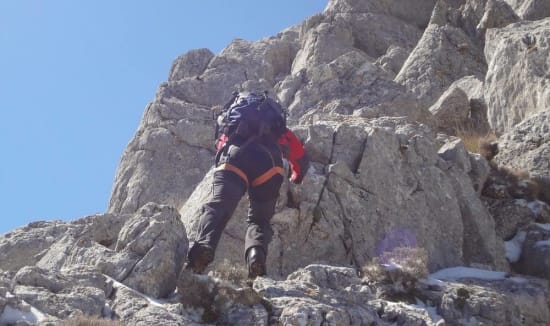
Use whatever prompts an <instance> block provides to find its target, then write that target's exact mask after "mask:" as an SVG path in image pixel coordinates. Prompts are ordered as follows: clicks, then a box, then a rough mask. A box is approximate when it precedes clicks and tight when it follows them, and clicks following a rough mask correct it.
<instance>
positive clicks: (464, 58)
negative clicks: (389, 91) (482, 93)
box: [395, 0, 487, 105]
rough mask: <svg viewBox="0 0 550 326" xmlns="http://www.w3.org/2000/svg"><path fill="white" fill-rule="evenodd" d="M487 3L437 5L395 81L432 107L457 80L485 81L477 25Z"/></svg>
mask: <svg viewBox="0 0 550 326" xmlns="http://www.w3.org/2000/svg"><path fill="white" fill-rule="evenodd" d="M484 3H485V2H484V1H482V2H481V3H480V2H478V1H469V0H468V1H465V3H464V2H460V3H459V2H457V1H447V0H441V1H438V2H437V3H436V6H435V8H434V11H433V13H432V16H431V19H430V24H429V25H428V27H427V28H426V29H425V31H424V34H423V36H422V38H421V39H420V41H419V42H418V44H417V45H416V47H415V49H414V50H413V51H412V53H411V55H410V56H409V58H408V59H407V61H406V62H405V64H404V65H403V68H402V69H401V71H400V72H399V74H398V75H397V77H396V78H395V80H396V81H397V82H398V83H400V84H403V85H405V86H406V88H407V89H408V90H410V91H412V92H414V93H415V94H416V95H417V96H419V97H420V98H421V99H422V100H423V101H424V102H425V103H426V104H428V105H431V104H433V103H434V102H435V100H436V99H437V98H439V96H440V95H441V94H442V93H443V92H444V91H445V90H446V89H447V88H448V87H449V86H450V85H451V84H452V83H453V82H454V81H456V80H458V79H460V78H461V77H464V76H469V75H474V76H476V77H478V78H480V79H481V78H483V77H484V76H485V72H486V69H487V68H486V64H485V61H484V58H483V52H482V44H483V38H482V36H481V35H479V32H478V31H477V30H476V25H477V24H478V22H479V20H480V19H481V15H483V12H484V10H485V8H484V7H485V6H484Z"/></svg>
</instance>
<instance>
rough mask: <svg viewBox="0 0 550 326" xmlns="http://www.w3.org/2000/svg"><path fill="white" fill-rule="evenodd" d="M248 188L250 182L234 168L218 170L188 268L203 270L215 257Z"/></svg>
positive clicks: (188, 256) (204, 206) (189, 257)
mask: <svg viewBox="0 0 550 326" xmlns="http://www.w3.org/2000/svg"><path fill="white" fill-rule="evenodd" d="M245 191H246V183H245V182H244V181H243V180H242V179H241V178H240V177H239V176H238V175H236V174H235V173H234V172H232V171H228V170H218V171H216V172H214V180H213V182H212V197H211V199H210V200H209V201H208V202H207V203H206V204H204V205H203V207H202V215H201V218H200V222H199V227H198V230H197V237H196V239H195V242H194V244H193V245H192V246H191V248H190V249H189V252H188V255H187V262H186V267H185V268H186V269H191V270H193V271H194V272H196V273H202V272H203V271H204V269H205V268H206V267H207V266H208V264H209V263H210V262H212V260H214V252H215V250H216V247H217V246H218V242H219V241H220V238H221V235H222V232H223V230H224V229H225V226H226V225H227V222H228V221H229V219H230V218H231V216H232V215H233V212H234V211H235V208H236V207H237V205H238V204H239V201H240V199H241V197H242V196H243V195H244V193H245Z"/></svg>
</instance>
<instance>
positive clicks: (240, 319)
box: [178, 272, 267, 325]
mask: <svg viewBox="0 0 550 326" xmlns="http://www.w3.org/2000/svg"><path fill="white" fill-rule="evenodd" d="M178 297H179V300H180V302H181V303H182V304H183V306H184V308H186V309H198V310H200V311H202V314H201V317H200V320H201V321H202V322H205V323H216V324H231V325H244V324H246V323H253V324H254V325H267V312H266V311H265V308H264V307H263V306H262V304H261V303H262V300H263V299H262V297H261V296H260V295H258V293H256V292H255V291H254V290H252V289H251V288H250V287H248V286H246V287H238V286H236V285H234V284H231V283H229V282H226V281H222V280H220V279H217V278H213V277H210V276H207V275H196V274H193V273H191V272H183V273H182V274H181V275H180V276H179V279H178Z"/></svg>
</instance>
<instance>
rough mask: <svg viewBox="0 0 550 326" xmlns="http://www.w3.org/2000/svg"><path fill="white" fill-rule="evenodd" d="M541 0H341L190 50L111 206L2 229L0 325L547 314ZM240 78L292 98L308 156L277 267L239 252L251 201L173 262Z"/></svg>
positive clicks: (378, 320)
mask: <svg viewBox="0 0 550 326" xmlns="http://www.w3.org/2000/svg"><path fill="white" fill-rule="evenodd" d="M547 3H548V1H546V0H544V1H543V0H481V1H478V0H438V1H436V0H415V1H402V0H364V1H358V0H330V1H328V5H327V7H326V9H325V10H324V12H322V13H319V14H317V15H314V16H312V17H310V18H308V19H306V20H305V21H304V22H303V23H301V24H299V25H296V26H292V27H290V28H288V29H286V30H283V31H282V32H281V33H279V34H277V35H276V36H273V37H266V38H264V39H261V40H259V41H255V42H254V41H246V40H242V39H235V40H233V41H232V42H231V43H230V44H229V45H228V46H227V47H226V48H224V49H223V50H222V51H221V52H220V53H218V54H214V53H212V52H211V51H210V50H208V49H197V50H191V51H189V52H187V53H184V54H183V55H181V56H179V57H178V58H176V60H175V61H174V63H173V65H172V67H171V68H170V72H169V75H168V80H167V81H166V82H164V83H162V84H161V85H160V86H159V89H158V91H157V94H156V96H155V97H154V99H153V100H152V101H151V103H150V104H148V105H147V107H146V109H145V113H144V115H143V119H142V121H141V123H140V125H139V127H138V130H137V132H136V134H135V136H134V138H133V139H132V140H131V141H130V143H129V144H128V147H127V148H126V150H125V152H124V154H123V156H122V159H121V163H120V165H119V168H118V171H117V174H116V179H115V183H114V185H113V190H112V194H111V199H110V204H109V209H108V213H106V214H99V215H94V216H89V217H85V218H82V219H78V220H76V221H72V222H60V221H56V222H35V223H32V224H30V225H28V226H26V227H23V228H19V229H16V230H14V231H12V232H9V233H7V234H5V235H2V236H0V325H11V324H17V325H26V324H39V325H43V326H45V325H54V324H56V323H58V322H60V321H61V320H65V319H67V318H72V317H73V316H75V315H76V314H85V315H89V316H91V317H94V318H105V319H112V320H120V321H122V322H124V323H126V324H129V325H201V324H204V323H208V324H224V325H249V324H254V325H278V324H285V325H303V324H306V323H313V324H319V325H320V324H338V325H363V324H375V325H442V324H448V325H463V324H464V325H466V324H467V325H473V324H476V325H477V324H483V325H502V324H508V325H523V324H528V325H547V324H549V323H550V312H549V302H550V299H549V298H550V294H549V288H548V280H545V278H546V279H548V275H547V274H548V273H547V271H548V269H549V268H550V267H549V266H548V265H549V263H548V261H549V250H548V248H549V246H548V241H549V235H548V223H550V206H549V205H550V181H549V180H550V179H549V177H550V176H549V175H548V171H549V170H550V166H549V165H548V162H550V150H549V149H548V143H549V142H548V134H549V132H550V130H548V128H549V127H548V126H549V125H550V121H549V115H548V109H547V108H548V107H549V104H550V103H549V99H550V93H549V91H550V88H549V87H548V82H547V80H548V75H549V74H548V67H549V66H550V61H548V60H549V59H548V58H549V57H550V56H549V55H548V31H549V30H550V28H549V23H550V21H549V18H545V17H548V5H547ZM526 20H531V21H526ZM236 89H245V90H256V91H258V90H261V91H263V90H267V91H268V92H269V93H270V95H271V96H273V97H278V98H279V100H280V101H281V103H282V104H283V106H285V107H286V108H287V109H288V113H289V116H288V124H289V126H290V127H291V128H292V129H293V130H294V131H295V132H296V134H297V135H298V136H299V138H300V139H301V140H302V141H303V142H304V144H305V146H306V148H307V150H308V153H309V155H310V157H311V159H312V166H311V168H310V170H309V171H308V174H307V176H306V179H305V182H304V183H303V184H302V185H294V184H290V183H288V182H285V183H284V184H283V187H282V189H281V194H280V198H279V201H278V203H277V207H276V214H275V216H274V217H273V220H272V224H273V229H274V237H273V241H272V243H271V245H270V252H269V255H268V277H265V278H258V279H256V280H255V281H254V283H253V284H251V285H252V287H242V285H243V284H242V283H246V282H245V280H243V278H244V277H245V276H242V274H243V273H244V275H246V272H242V271H241V272H235V271H233V270H231V269H232V268H234V267H235V266H238V267H242V266H243V263H244V262H243V253H242V250H243V242H244V241H243V235H244V227H245V223H243V218H244V216H246V210H247V204H248V203H247V200H243V201H242V202H241V203H240V204H239V207H238V208H237V210H236V212H235V215H234V217H233V219H232V220H231V221H230V223H229V225H228V226H227V228H226V229H225V231H224V233H223V236H222V239H221V242H220V246H219V248H218V250H217V252H216V260H215V262H214V264H212V265H211V266H210V271H211V272H212V273H211V274H210V275H187V276H182V277H180V278H179V279H176V273H177V271H179V270H180V267H181V264H182V260H183V257H184V256H185V255H186V252H187V250H188V238H187V236H189V238H190V239H194V237H195V233H196V229H197V223H198V221H199V217H200V210H201V204H202V203H203V202H204V201H205V200H206V199H207V198H208V196H210V180H211V178H212V172H213V169H212V165H213V156H214V149H213V146H212V145H213V140H214V135H213V133H214V119H213V117H212V114H213V110H212V109H213V107H214V106H219V105H223V104H224V103H225V101H226V100H227V99H228V98H229V95H230V94H231V93H232V92H233V91H234V90H236ZM461 128H465V130H464V131H467V132H473V133H474V134H476V133H477V134H478V135H484V134H486V133H489V132H490V131H491V130H490V129H491V128H492V129H494V131H496V134H497V136H501V137H500V139H498V148H499V151H500V152H499V153H498V155H497V156H496V157H494V158H493V155H487V156H485V157H483V156H481V155H479V154H474V153H469V152H468V150H471V148H472V144H471V143H470V142H467V141H463V140H461V139H460V138H457V137H453V136H455V135H458V136H460V133H461V132H462V131H463V130H462V129H461ZM495 148H496V147H495ZM495 153H496V152H495ZM495 153H493V154H495ZM486 158H487V159H488V160H491V159H492V161H490V162H488V161H487V159H486ZM523 170H525V171H526V172H523ZM178 212H179V214H178ZM505 241H506V242H505ZM505 249H506V250H505ZM413 252H417V253H418V254H412V253H413ZM505 258H506V259H507V260H506V259H505ZM410 261H413V262H415V263H417V265H418V266H416V267H414V268H408V269H406V268H405V267H404V266H405V262H410ZM508 263H509V264H508ZM420 265H422V266H420ZM459 265H466V266H469V267H470V268H466V267H455V268H448V269H444V270H440V269H441V268H446V267H453V266H459ZM227 266H230V267H229V269H230V271H227V270H225V269H227V268H228V267H227ZM471 267H477V268H482V270H481V269H473V268H471ZM510 268H511V270H512V271H514V272H515V273H521V274H527V275H531V276H535V277H540V278H541V279H539V278H534V277H527V276H525V275H522V276H520V275H511V274H508V273H507V272H508V271H509V270H510ZM427 270H430V271H432V272H435V271H437V272H436V273H435V274H432V275H431V276H427V273H428V272H427ZM489 270H497V271H489ZM376 273H378V275H377V274H376ZM228 274H229V275H228ZM220 277H227V279H224V280H221V279H219V278H220ZM235 280H237V283H233V282H235ZM248 283H249V285H250V283H251V282H250V281H249V282H248ZM176 285H177V286H178V289H177V291H175V288H176Z"/></svg>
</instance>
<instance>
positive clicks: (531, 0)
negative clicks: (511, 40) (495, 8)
mask: <svg viewBox="0 0 550 326" xmlns="http://www.w3.org/2000/svg"><path fill="white" fill-rule="evenodd" d="M506 2H508V3H509V4H510V5H511V6H512V8H514V10H515V11H516V13H517V14H518V16H520V17H521V18H522V19H524V20H539V19H543V18H546V17H550V4H549V3H548V1H544V0H506Z"/></svg>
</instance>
